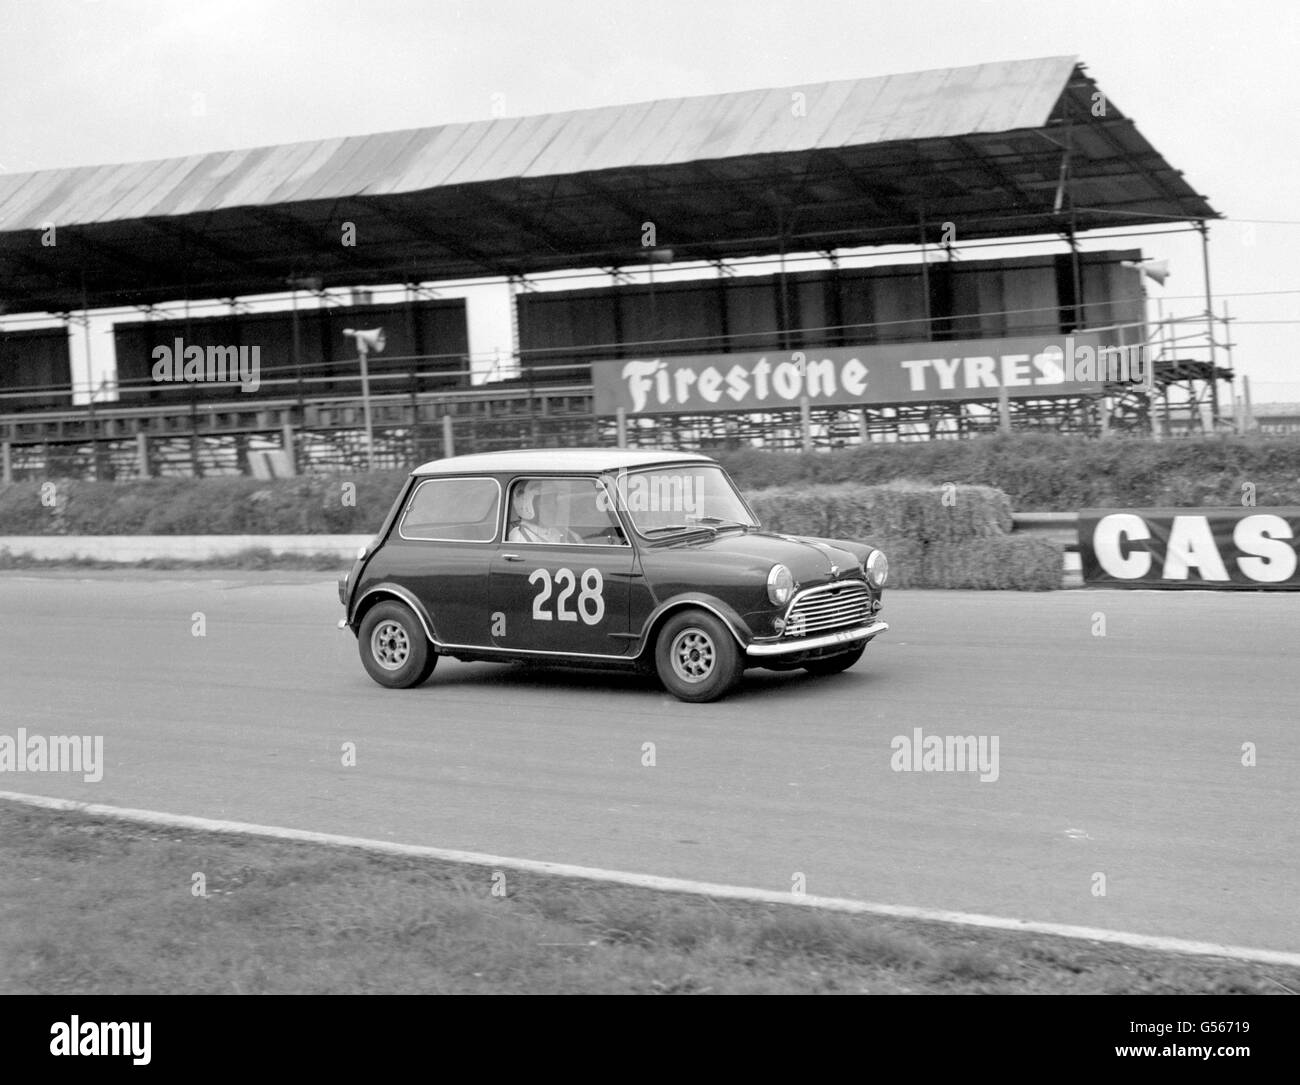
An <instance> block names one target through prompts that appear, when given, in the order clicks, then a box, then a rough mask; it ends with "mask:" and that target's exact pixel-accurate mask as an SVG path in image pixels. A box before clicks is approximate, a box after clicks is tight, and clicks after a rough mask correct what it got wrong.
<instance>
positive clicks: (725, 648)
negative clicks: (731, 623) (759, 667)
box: [655, 610, 745, 704]
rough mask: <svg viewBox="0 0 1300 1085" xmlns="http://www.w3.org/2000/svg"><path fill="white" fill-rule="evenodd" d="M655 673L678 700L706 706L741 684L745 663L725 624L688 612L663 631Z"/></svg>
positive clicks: (676, 616)
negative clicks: (705, 704)
mask: <svg viewBox="0 0 1300 1085" xmlns="http://www.w3.org/2000/svg"><path fill="white" fill-rule="evenodd" d="M655 670H656V671H657V672H658V674H659V681H661V682H662V683H663V684H664V688H665V689H667V690H668V692H669V693H671V694H672V695H673V696H674V697H676V698H677V699H678V700H681V701H692V702H695V703H697V704H702V703H704V702H707V701H716V700H717V699H718V698H719V697H723V696H725V695H726V694H727V693H728V692H729V691H730V690H731V689H732V688H733V687H734V686H735V685H736V683H737V682H739V681H740V676H741V674H743V673H744V670H745V660H744V657H743V656H742V655H741V654H740V647H739V646H738V645H737V644H736V638H735V637H733V636H732V635H731V631H730V630H729V629H727V627H726V626H725V625H723V624H722V622H720V621H719V620H718V619H717V618H715V617H714V616H713V615H712V614H709V613H708V612H707V611H703V610H686V611H682V612H681V613H679V614H674V615H673V616H672V617H671V618H669V619H668V621H667V622H665V623H664V625H663V628H662V629H660V631H659V639H658V640H657V641H656V642H655Z"/></svg>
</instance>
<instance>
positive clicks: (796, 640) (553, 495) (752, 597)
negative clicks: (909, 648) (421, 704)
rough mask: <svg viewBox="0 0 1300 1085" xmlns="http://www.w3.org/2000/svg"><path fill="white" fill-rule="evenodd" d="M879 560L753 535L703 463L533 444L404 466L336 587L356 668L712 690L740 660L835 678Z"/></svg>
mask: <svg viewBox="0 0 1300 1085" xmlns="http://www.w3.org/2000/svg"><path fill="white" fill-rule="evenodd" d="M888 569H889V563H888V562H887V560H886V559H885V555H884V554H883V553H882V552H881V551H880V550H877V549H876V548H875V547H873V546H871V545H869V544H868V543H864V542H845V541H839V540H832V539H814V538H807V537H804V536H796V535H783V534H778V533H776V532H771V531H764V530H763V529H762V527H761V526H760V525H759V523H758V519H757V518H756V517H755V516H754V513H753V511H752V510H751V509H750V507H749V505H748V504H746V502H745V499H744V498H743V497H742V496H741V495H740V493H739V492H738V491H737V490H736V487H735V486H734V485H733V484H732V481H731V479H730V478H729V477H728V476H727V473H726V472H725V471H724V470H723V469H722V468H721V467H720V466H719V465H718V464H717V463H716V462H714V461H713V460H711V459H709V458H708V457H707V456H701V455H696V454H693V453H686V452H661V451H644V450H631V449H536V450H529V451H521V452H491V453H484V454H480V455H472V456H457V457H453V458H450V459H444V460H434V461H432V462H430V463H426V464H424V465H423V466H421V467H418V468H416V469H415V470H414V471H413V472H412V473H411V477H410V480H409V481H408V483H407V484H406V486H405V488H404V489H403V490H402V493H401V495H400V496H399V497H398V498H397V501H396V502H395V503H394V505H393V508H392V510H391V511H390V512H389V514H388V518H387V520H386V521H385V522H384V525H383V528H382V529H381V530H380V532H379V534H378V535H376V536H375V538H374V539H373V540H372V541H371V543H370V544H369V545H368V546H366V547H365V548H364V549H363V550H362V551H361V553H360V555H359V556H358V558H357V560H356V562H355V563H354V564H353V566H352V570H351V572H349V573H348V575H347V576H346V577H345V578H343V579H342V580H340V581H339V600H340V601H341V602H342V604H343V606H344V608H345V610H346V616H345V617H344V618H343V619H342V620H341V621H340V622H339V625H340V627H341V628H343V627H346V628H349V629H351V630H352V631H353V633H355V634H356V636H357V640H358V644H359V647H360V651H361V662H362V664H363V665H364V666H365V668H366V671H367V672H368V673H369V675H370V676H371V677H372V678H373V679H374V680H375V681H376V682H378V683H379V684H380V685H383V686H390V687H393V688H405V687H409V686H416V685H419V684H420V683H421V682H423V681H425V679H427V678H428V677H429V675H430V674H431V673H432V672H433V669H434V666H435V665H436V664H437V662H438V657H439V656H443V655H448V656H454V657H455V658H457V659H464V660H496V661H502V662H505V661H519V660H524V661H528V662H531V663H554V664H557V665H561V666H575V665H577V666H582V665H588V666H600V667H621V668H629V669H644V670H653V671H654V672H655V673H657V674H658V676H659V679H660V681H661V682H662V683H663V685H664V686H665V687H666V688H667V689H668V691H669V692H671V693H672V694H673V695H675V696H676V697H679V698H680V699H681V700H683V701H713V700H716V699H717V698H719V697H722V696H723V695H724V694H726V693H727V691H728V690H730V689H731V688H732V687H734V686H735V685H736V683H737V682H739V681H740V678H741V675H742V673H743V672H744V670H745V669H746V668H747V667H767V668H771V669H775V670H790V669H794V668H798V667H802V668H803V669H804V670H807V671H810V672H812V673H813V674H819V675H826V674H835V673H837V672H839V671H842V670H844V669H846V668H847V667H851V666H853V664H854V663H856V662H857V661H858V660H859V659H860V658H861V656H862V653H863V651H864V650H865V649H866V646H867V644H868V643H869V642H870V641H871V639H872V638H873V637H875V636H877V635H879V634H880V633H883V632H884V631H885V630H886V629H888V628H889V627H888V626H887V625H886V624H885V623H884V622H883V621H881V620H880V618H879V617H878V613H879V611H880V607H881V594H882V590H883V588H884V586H885V579H886V577H887V575H888Z"/></svg>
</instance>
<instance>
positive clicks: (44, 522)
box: [0, 471, 407, 535]
mask: <svg viewBox="0 0 1300 1085" xmlns="http://www.w3.org/2000/svg"><path fill="white" fill-rule="evenodd" d="M406 477H407V472H405V471H382V472H375V473H374V474H359V475H355V476H347V475H342V476H337V477H336V476H329V477H326V476H322V475H305V476H302V477H300V478H291V479H277V480H273V481H265V482H264V481H259V480H257V479H251V478H233V477H232V478H208V479H199V480H194V479H142V480H139V481H134V482H80V481H75V480H69V481H59V482H53V483H41V482H19V483H14V484H13V485H11V486H4V487H0V535H363V534H366V533H368V532H373V531H377V530H378V529H379V527H380V525H382V523H383V520H384V516H385V515H386V514H387V513H388V510H389V508H390V507H391V506H392V504H393V501H394V500H395V499H396V497H397V493H398V491H399V490H400V489H401V487H402V483H403V482H404V481H405V480H406Z"/></svg>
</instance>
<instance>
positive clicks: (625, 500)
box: [612, 465, 758, 536]
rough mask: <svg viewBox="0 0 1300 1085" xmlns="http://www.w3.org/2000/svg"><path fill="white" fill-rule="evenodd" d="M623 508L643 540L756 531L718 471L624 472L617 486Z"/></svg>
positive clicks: (695, 468) (687, 467) (688, 468)
mask: <svg viewBox="0 0 1300 1085" xmlns="http://www.w3.org/2000/svg"><path fill="white" fill-rule="evenodd" d="M612 481H613V485H614V487H615V489H616V490H617V491H618V494H619V498H620V504H621V505H622V506H623V508H625V509H626V510H627V514H628V516H629V517H630V518H631V520H632V523H633V525H634V526H635V527H636V529H637V531H638V532H640V533H641V534H642V535H651V536H652V535H656V534H668V533H669V532H671V531H673V530H683V529H686V528H691V527H695V526H697V525H701V524H703V525H705V526H708V527H714V528H717V527H730V526H734V525H737V524H739V525H741V526H743V527H757V526H758V522H757V521H756V520H755V519H754V517H753V516H752V515H751V514H750V511H749V509H748V508H747V507H746V506H745V502H744V501H743V500H742V498H741V497H740V495H739V494H738V493H737V492H736V488H735V486H733V485H732V483H731V479H730V478H728V477H727V474H726V472H725V471H723V470H722V468H720V467H714V466H711V465H705V466H694V465H682V466H674V467H655V468H650V469H648V470H643V471H629V472H620V473H619V474H618V475H617V476H616V477H615V478H614V479H613V480H612Z"/></svg>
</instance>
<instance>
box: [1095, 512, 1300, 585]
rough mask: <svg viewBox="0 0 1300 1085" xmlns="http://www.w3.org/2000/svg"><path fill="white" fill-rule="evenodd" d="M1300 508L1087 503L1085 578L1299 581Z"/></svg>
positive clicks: (1112, 581) (1111, 581) (1108, 581)
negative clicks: (1127, 506) (1126, 506)
mask: <svg viewBox="0 0 1300 1085" xmlns="http://www.w3.org/2000/svg"><path fill="white" fill-rule="evenodd" d="M1297 537H1300V508H1292V507H1283V508H1271V509H1259V508H1242V509H1234V508H1222V509H1125V510H1113V509H1086V510H1084V511H1083V512H1080V513H1079V553H1080V557H1081V558H1082V564H1083V579H1084V582H1085V583H1088V584H1098V585H1103V586H1108V587H1117V586H1123V585H1133V586H1136V587H1144V588H1202V589H1203V588H1280V589H1289V590H1291V591H1295V590H1297V589H1300V576H1298V575H1297V564H1298V563H1297V559H1296V540H1297Z"/></svg>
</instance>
